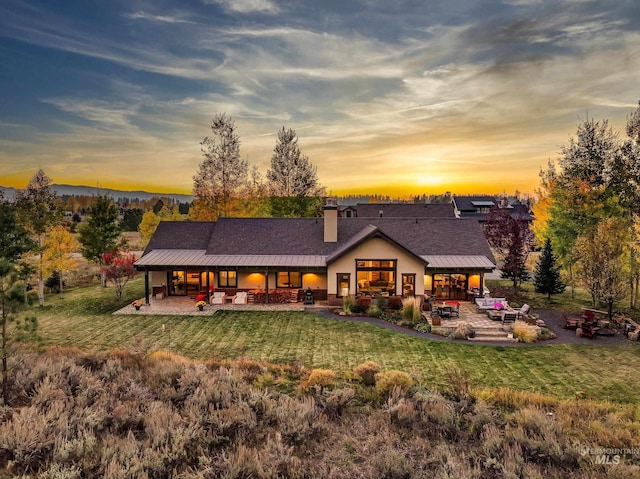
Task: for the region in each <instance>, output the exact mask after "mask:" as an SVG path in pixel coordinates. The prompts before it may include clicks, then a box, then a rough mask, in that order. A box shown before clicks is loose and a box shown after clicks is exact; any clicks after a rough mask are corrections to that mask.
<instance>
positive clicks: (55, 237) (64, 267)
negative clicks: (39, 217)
mask: <svg viewBox="0 0 640 479" xmlns="http://www.w3.org/2000/svg"><path fill="white" fill-rule="evenodd" d="M79 248H80V243H78V241H77V240H76V238H75V237H74V236H73V235H72V234H71V233H70V232H69V231H67V229H66V228H65V227H63V226H55V227H54V228H52V229H51V230H50V231H49V232H48V233H47V237H46V238H45V241H44V254H43V261H44V264H45V274H47V275H50V274H52V273H53V272H54V271H57V272H58V273H59V279H58V281H59V292H60V294H62V292H63V291H64V280H63V277H64V275H65V274H67V273H69V272H70V271H72V270H73V268H75V266H76V262H75V260H74V259H73V256H72V255H73V253H75V252H76V251H78V249H79Z"/></svg>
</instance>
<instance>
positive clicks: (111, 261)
mask: <svg viewBox="0 0 640 479" xmlns="http://www.w3.org/2000/svg"><path fill="white" fill-rule="evenodd" d="M103 256H104V257H103V259H102V262H103V265H104V266H103V267H102V268H103V270H104V273H105V276H106V278H107V280H108V281H111V282H112V283H113V286H114V288H115V291H116V298H118V300H120V299H122V291H123V290H124V287H125V286H126V284H127V283H128V282H129V280H130V279H132V278H133V277H134V276H135V274H136V269H135V267H134V263H135V262H136V257H135V255H134V254H133V253H131V252H129V251H127V250H118V249H116V250H114V251H111V252H109V253H105V254H104V255H103Z"/></svg>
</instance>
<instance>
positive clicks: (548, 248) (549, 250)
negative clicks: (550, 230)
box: [533, 238, 566, 299]
mask: <svg viewBox="0 0 640 479" xmlns="http://www.w3.org/2000/svg"><path fill="white" fill-rule="evenodd" d="M533 284H534V286H535V290H536V293H541V294H546V295H547V298H548V299H551V295H552V294H560V293H562V292H564V290H565V288H566V285H565V284H564V282H563V281H562V277H561V274H560V267H559V265H558V264H557V260H556V257H555V255H554V254H553V246H552V245H551V239H549V238H547V239H546V240H545V243H544V248H543V249H542V254H541V255H540V259H539V260H538V263H537V265H536V271H535V275H534V278H533Z"/></svg>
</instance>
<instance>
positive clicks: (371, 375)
mask: <svg viewBox="0 0 640 479" xmlns="http://www.w3.org/2000/svg"><path fill="white" fill-rule="evenodd" d="M380 371H382V368H381V367H380V365H379V364H378V363H376V362H374V361H365V362H364V363H362V364H359V365H358V366H356V367H355V368H354V369H353V372H354V374H355V375H356V376H358V377H359V378H360V380H361V381H362V382H363V383H364V384H366V385H367V386H373V385H374V384H375V383H376V374H378V373H379V372H380Z"/></svg>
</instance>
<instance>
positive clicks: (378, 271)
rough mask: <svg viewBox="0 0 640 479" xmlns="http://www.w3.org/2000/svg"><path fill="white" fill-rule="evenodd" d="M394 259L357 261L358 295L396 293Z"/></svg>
mask: <svg viewBox="0 0 640 479" xmlns="http://www.w3.org/2000/svg"><path fill="white" fill-rule="evenodd" d="M396 264H397V262H396V260H395V259H386V260H378V259H358V260H356V275H357V278H358V279H357V281H358V289H357V293H358V294H373V295H378V294H379V295H393V294H395V291H396Z"/></svg>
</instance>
